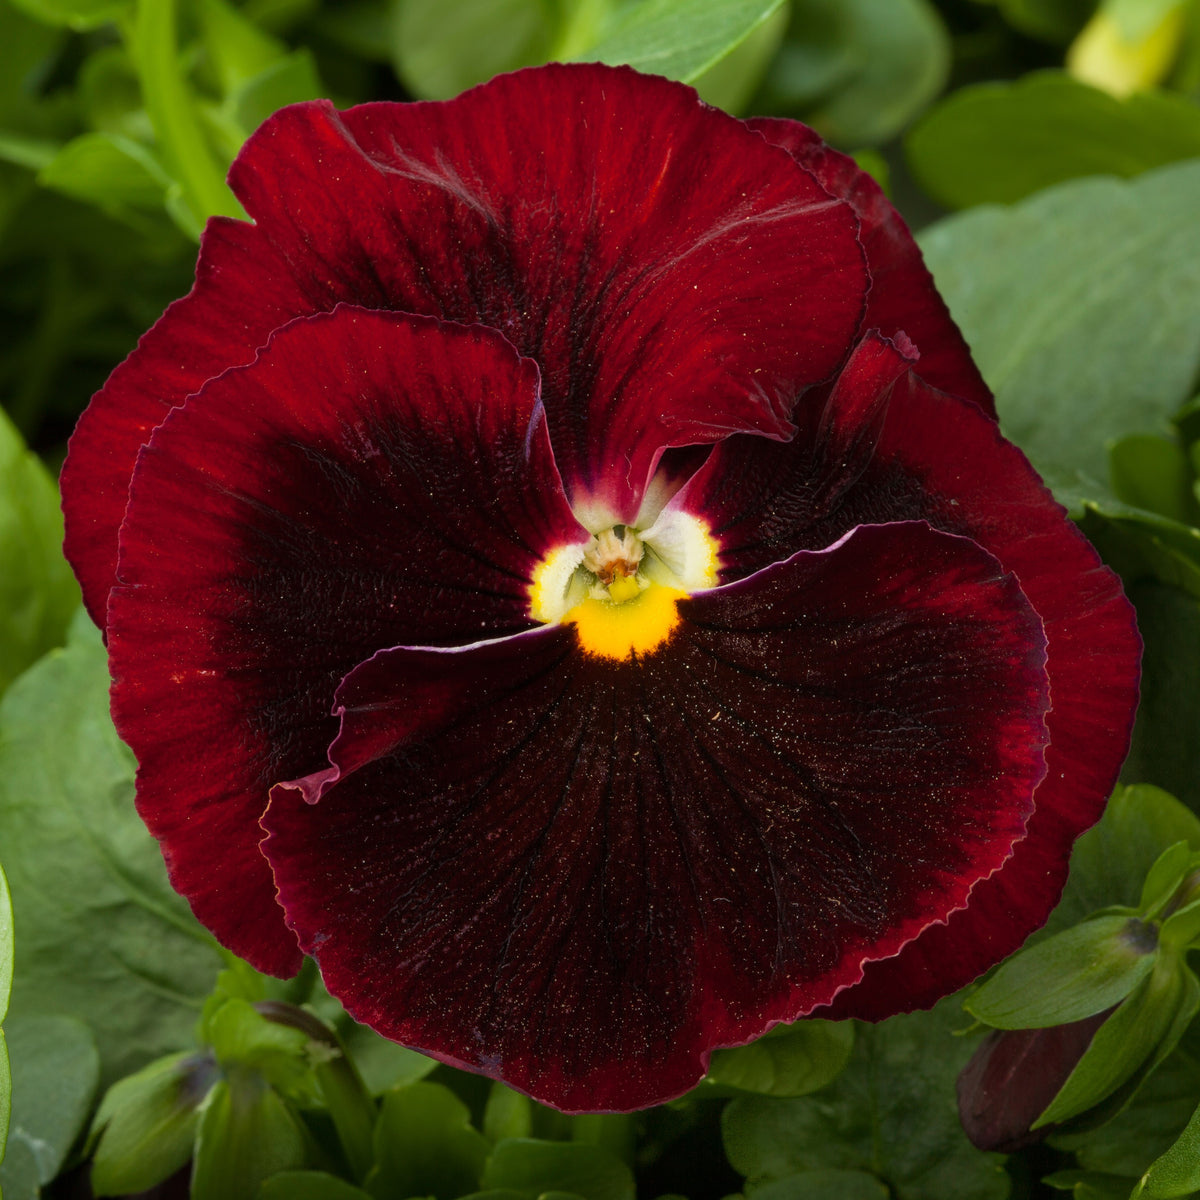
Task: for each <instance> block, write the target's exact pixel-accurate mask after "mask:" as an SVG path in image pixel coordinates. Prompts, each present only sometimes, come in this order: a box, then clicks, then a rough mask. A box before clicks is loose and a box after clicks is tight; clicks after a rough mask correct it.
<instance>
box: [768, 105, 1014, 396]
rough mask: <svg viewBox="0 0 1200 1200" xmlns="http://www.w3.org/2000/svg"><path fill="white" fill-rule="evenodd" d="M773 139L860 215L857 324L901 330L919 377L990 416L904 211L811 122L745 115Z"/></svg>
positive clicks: (889, 332)
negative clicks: (863, 307) (865, 278)
mask: <svg viewBox="0 0 1200 1200" xmlns="http://www.w3.org/2000/svg"><path fill="white" fill-rule="evenodd" d="M746 124H748V125H749V126H750V127H751V128H752V129H756V130H757V131H758V132H759V133H761V134H762V136H763V137H765V138H766V139H767V141H768V142H770V143H771V144H772V145H773V146H780V147H782V148H783V149H784V150H786V151H788V153H789V154H791V155H792V157H793V158H794V159H795V160H796V161H797V162H798V163H799V164H800V165H801V166H803V167H804V168H805V169H806V170H809V171H811V172H812V173H813V174H814V175H815V176H816V177H817V178H818V179H819V180H820V181H821V184H822V186H823V187H825V188H826V189H827V190H828V191H829V192H830V193H831V194H832V195H834V196H838V197H840V198H841V199H843V200H846V201H848V202H849V204H850V205H851V206H852V207H853V209H854V211H855V212H856V213H857V214H858V218H859V220H860V221H861V222H862V240H863V246H864V248H865V249H866V252H867V265H868V267H869V268H870V271H871V292H870V295H869V296H868V298H867V315H866V317H865V318H864V321H863V328H864V329H870V328H872V327H873V326H874V327H877V328H879V329H881V330H882V331H883V332H884V333H885V334H886V335H888V336H892V335H894V334H895V333H897V332H898V331H903V332H904V333H906V334H908V336H909V337H910V338H912V340H913V341H914V342H915V343H916V345H917V349H918V350H919V351H920V352H921V365H920V366H919V367H918V368H917V370H918V373H919V374H920V375H921V377H922V378H923V379H927V380H928V381H929V382H930V383H931V384H933V386H934V387H937V388H941V390H942V391H944V392H950V393H951V395H954V396H961V397H963V398H964V399H966V400H971V401H973V402H974V403H975V404H977V405H979V407H980V408H981V409H983V411H984V412H985V413H987V414H988V416H990V417H995V415H996V401H995V399H994V397H993V396H992V393H991V390H990V389H989V388H988V386H987V384H986V383H984V381H983V376H982V375H980V373H979V368H978V367H976V365H975V363H974V361H973V360H972V359H971V351H970V349H969V348H968V347H967V343H966V341H965V340H964V339H963V336H962V334H961V333H960V332H959V328H958V326H957V325H956V324H955V323H954V320H953V318H952V317H951V316H950V311H949V309H947V307H946V303H945V301H944V300H943V299H942V298H941V296H940V295H939V294H938V290H937V287H936V286H935V285H934V282H933V276H932V275H930V273H929V271H928V270H927V269H926V266H925V260H924V259H923V258H922V257H921V251H920V249H919V248H918V246H917V243H916V242H915V241H914V240H913V236H912V234H911V233H910V232H909V229H908V226H907V225H906V224H905V223H904V218H903V217H901V216H900V214H899V213H898V212H897V211H896V210H895V209H894V208H893V207H892V205H891V203H890V201H889V200H888V198H887V197H886V196H885V195H884V194H883V189H882V188H881V187H880V186H879V184H877V183H876V182H875V180H873V179H872V178H871V176H870V175H868V174H867V172H866V171H864V170H862V169H861V168H860V167H859V166H858V164H857V163H856V162H855V161H854V159H852V158H851V157H850V156H849V155H848V154H842V153H841V152H840V151H837V150H834V149H833V147H832V146H827V145H826V144H825V143H824V142H823V141H822V140H821V138H820V136H819V135H818V134H817V133H815V132H814V131H813V130H812V129H809V127H808V126H807V125H802V124H801V123H800V122H799V121H789V120H787V119H786V118H782V117H755V118H753V119H751V120H749V121H747V122H746Z"/></svg>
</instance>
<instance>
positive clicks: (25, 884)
mask: <svg viewBox="0 0 1200 1200" xmlns="http://www.w3.org/2000/svg"><path fill="white" fill-rule="evenodd" d="M133 770H134V763H133V756H132V755H131V754H130V753H129V751H128V750H127V749H126V748H125V746H123V745H122V744H121V742H120V740H119V739H118V738H117V734H116V731H115V730H114V729H113V726H112V721H111V720H110V719H109V716H108V667H107V663H106V659H105V653H104V648H103V646H102V645H101V642H100V635H99V633H98V632H97V631H96V629H95V628H94V627H93V626H92V625H91V623H90V622H89V621H88V620H87V619H86V617H84V616H82V614H81V615H80V616H79V618H78V619H77V620H76V623H75V625H74V627H73V628H72V633H71V639H70V641H69V643H68V646H67V648H66V649H65V650H61V651H53V652H52V653H51V654H50V655H49V656H48V657H47V658H45V659H44V660H43V661H42V662H40V663H38V664H37V666H35V667H34V668H33V669H32V670H30V671H29V672H27V673H26V674H25V675H24V676H22V678H21V679H20V680H18V682H17V683H16V684H15V685H14V686H13V687H12V688H10V689H9V692H8V695H7V696H6V697H5V699H4V703H3V705H0V838H2V839H3V845H4V847H5V856H6V865H7V867H8V871H9V884H10V885H11V887H12V895H13V911H14V914H15V917H16V923H17V928H18V929H19V930H20V931H21V935H20V938H19V939H18V941H17V945H16V977H15V982H14V986H13V1000H12V1011H13V1013H14V1014H20V1015H27V1014H42V1013H61V1014H66V1015H70V1016H76V1017H79V1018H80V1019H82V1020H84V1021H86V1022H87V1023H88V1024H89V1025H90V1026H91V1028H92V1030H93V1032H94V1033H95V1035H96V1040H97V1043H98V1045H99V1048H100V1057H101V1063H102V1066H103V1082H104V1083H105V1085H106V1086H107V1084H109V1083H112V1082H113V1081H114V1080H116V1079H118V1078H120V1077H121V1076H123V1075H126V1074H129V1073H130V1072H132V1071H134V1070H136V1069H137V1068H138V1067H140V1066H142V1065H143V1064H144V1063H145V1062H147V1061H148V1060H150V1059H153V1058H158V1057H161V1056H162V1055H163V1054H167V1053H170V1052H171V1051H174V1050H179V1049H181V1048H184V1047H187V1046H190V1045H191V1044H192V1027H193V1026H194V1024H195V1022H196V1018H197V1016H198V1015H199V1013H200V1007H201V1004H202V1002H203V997H204V996H205V995H206V994H207V992H208V990H209V988H210V987H211V986H212V981H213V978H214V977H215V975H216V972H217V968H218V965H219V961H220V960H219V958H218V955H217V953H216V949H215V946H214V944H213V942H212V940H211V938H210V937H209V936H208V934H207V933H206V932H205V931H204V930H203V929H201V927H200V926H199V925H198V924H197V922H196V920H195V918H194V917H193V916H192V915H191V913H190V912H189V911H188V908H187V906H186V904H185V903H184V902H183V901H182V900H181V899H180V898H179V897H178V896H177V895H176V894H175V893H174V892H173V891H172V890H171V888H170V885H169V884H168V883H167V879H166V872H165V870H164V868H163V863H162V856H161V854H160V853H159V849H158V846H157V845H156V844H155V842H154V839H153V838H151V837H150V835H149V834H148V833H147V832H146V829H145V827H144V826H143V825H142V822H141V820H140V819H139V817H138V815H137V813H136V811H135V810H134V807H133Z"/></svg>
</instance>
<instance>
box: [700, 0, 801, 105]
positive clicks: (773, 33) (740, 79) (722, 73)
mask: <svg viewBox="0 0 1200 1200" xmlns="http://www.w3.org/2000/svg"><path fill="white" fill-rule="evenodd" d="M789 15H790V14H789V6H788V4H787V3H786V2H785V3H784V4H782V5H780V6H779V8H777V9H776V10H775V11H774V12H773V13H772V14H771V16H770V17H768V18H767V20H765V21H764V22H763V23H762V24H761V25H759V26H758V27H757V28H756V29H754V30H753V31H752V32H751V33H750V35H749V36H748V37H747V38H745V40H743V41H742V42H741V43H740V45H738V46H736V47H734V49H733V50H731V51H730V52H729V53H728V54H727V55H725V57H724V58H722V59H719V60H718V61H717V62H716V63H714V64H713V65H712V66H711V67H709V69H708V70H707V71H705V72H704V74H703V75H701V76H699V77H698V78H697V79H694V80H692V84H693V86H694V87H695V89H696V91H698V92H699V93H700V98H701V99H702V100H706V101H707V102H708V103H709V104H712V105H715V106H716V107H717V108H723V109H725V111H726V112H731V113H737V114H740V113H742V112H744V111H745V109H746V106H747V105H748V104H749V103H750V99H751V97H752V96H753V95H754V94H755V92H757V90H758V87H759V85H760V84H761V83H762V79H763V75H764V74H765V73H766V70H767V67H768V66H769V65H770V63H771V62H772V60H773V59H774V58H775V56H776V55H777V54H778V53H779V47H780V45H781V44H782V43H783V35H784V33H785V32H786V31H787V27H788V17H789Z"/></svg>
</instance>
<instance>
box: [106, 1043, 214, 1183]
mask: <svg viewBox="0 0 1200 1200" xmlns="http://www.w3.org/2000/svg"><path fill="white" fill-rule="evenodd" d="M218 1078H219V1071H218V1070H217V1066H216V1063H215V1062H214V1061H213V1058H212V1056H211V1055H210V1054H197V1053H193V1052H185V1053H183V1054H172V1055H170V1056H169V1057H167V1058H160V1059H159V1060H158V1061H157V1062H153V1063H150V1064H149V1066H146V1067H143V1068H142V1070H140V1071H138V1072H137V1073H136V1074H134V1075H129V1076H126V1078H124V1079H122V1080H121V1081H120V1082H119V1083H116V1084H114V1085H113V1086H112V1087H111V1088H109V1090H108V1093H107V1094H106V1095H105V1097H104V1100H103V1101H102V1102H101V1104H100V1109H99V1111H98V1112H97V1113H96V1116H95V1119H94V1120H93V1122H92V1135H91V1136H92V1137H93V1138H95V1137H96V1136H97V1135H98V1136H99V1141H98V1142H97V1144H96V1148H95V1151H94V1153H93V1156H92V1171H91V1184H92V1191H93V1192H95V1194H96V1195H97V1196H121V1195H125V1194H126V1193H128V1192H141V1191H145V1190H147V1189H148V1188H152V1187H155V1186H156V1185H157V1184H160V1183H162V1182H163V1180H165V1179H168V1178H170V1176H171V1175H173V1174H174V1173H175V1172H176V1171H178V1170H179V1169H180V1167H182V1166H183V1165H184V1164H185V1163H186V1162H187V1161H188V1160H189V1159H190V1158H191V1157H192V1144H193V1142H194V1140H195V1134H196V1125H197V1122H198V1120H199V1109H200V1105H201V1104H202V1103H203V1101H204V1099H205V1097H206V1096H207V1095H208V1091H209V1088H210V1087H212V1085H213V1084H215V1083H216V1082H217V1079H218Z"/></svg>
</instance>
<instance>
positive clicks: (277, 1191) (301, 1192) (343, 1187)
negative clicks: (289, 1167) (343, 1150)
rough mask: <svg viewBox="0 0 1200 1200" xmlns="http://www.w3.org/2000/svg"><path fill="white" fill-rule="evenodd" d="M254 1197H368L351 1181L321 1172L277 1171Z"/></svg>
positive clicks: (318, 1199) (307, 1199)
mask: <svg viewBox="0 0 1200 1200" xmlns="http://www.w3.org/2000/svg"><path fill="white" fill-rule="evenodd" d="M258 1200H371V1197H370V1196H369V1195H368V1194H367V1193H366V1192H364V1191H363V1190H362V1189H361V1188H356V1187H355V1186H354V1185H353V1184H352V1183H347V1182H346V1181H345V1180H344V1179H338V1178H337V1176H336V1175H327V1174H325V1172H324V1171H281V1172H280V1173H279V1174H278V1175H272V1176H271V1178H270V1179H268V1180H267V1181H266V1182H265V1183H264V1184H263V1185H262V1187H261V1188H259V1190H258Z"/></svg>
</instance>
